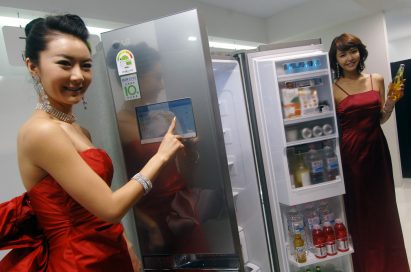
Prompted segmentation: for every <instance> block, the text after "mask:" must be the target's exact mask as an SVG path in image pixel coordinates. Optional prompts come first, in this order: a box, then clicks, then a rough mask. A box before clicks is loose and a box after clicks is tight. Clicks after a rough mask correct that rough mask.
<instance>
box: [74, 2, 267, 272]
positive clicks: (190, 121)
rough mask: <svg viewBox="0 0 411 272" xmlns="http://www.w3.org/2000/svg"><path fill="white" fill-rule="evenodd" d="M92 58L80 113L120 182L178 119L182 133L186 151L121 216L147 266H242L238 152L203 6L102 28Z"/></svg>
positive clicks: (238, 268)
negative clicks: (227, 137)
mask: <svg viewBox="0 0 411 272" xmlns="http://www.w3.org/2000/svg"><path fill="white" fill-rule="evenodd" d="M93 61H94V81H93V84H92V86H91V87H90V89H89V91H88V93H87V99H88V104H87V110H83V109H79V110H78V114H79V115H80V118H79V119H80V122H81V123H83V124H86V125H87V127H88V128H90V130H91V134H92V135H94V136H93V140H94V142H95V143H96V145H98V146H101V147H104V148H105V149H107V151H108V153H109V154H110V155H111V157H112V159H113V162H114V165H115V169H116V172H115V176H114V189H115V188H117V187H119V186H121V185H122V184H124V182H126V181H128V180H129V179H130V178H131V176H132V175H134V174H135V173H137V172H138V171H139V169H141V167H142V166H143V165H144V164H145V163H146V162H147V161H148V160H149V159H150V157H151V156H152V155H154V154H155V152H156V150H157V149H158V146H159V143H160V141H161V138H162V136H163V135H164V131H165V129H167V127H168V125H169V124H170V121H171V119H172V118H173V117H174V116H175V117H176V118H177V127H176V133H178V134H180V135H182V136H183V142H184V145H185V148H184V149H183V150H182V151H181V152H179V153H178V154H177V156H176V158H175V159H174V160H173V161H172V162H171V163H169V164H168V165H167V166H166V167H164V168H163V169H162V171H161V173H160V174H159V176H158V177H157V178H156V180H154V182H153V190H152V191H151V192H150V193H149V194H148V195H146V196H144V197H143V199H141V200H140V201H139V202H138V203H137V204H136V205H135V207H134V209H133V211H132V212H131V213H129V214H128V215H127V217H126V218H125V219H124V220H123V224H124V225H125V227H126V229H127V230H128V234H129V235H130V236H131V239H132V240H134V241H133V242H134V243H135V244H137V245H138V248H137V250H138V251H139V254H140V255H141V258H142V263H143V267H144V270H146V271H162V270H185V271H201V270H212V271H244V270H245V268H244V261H243V258H242V250H241V245H240V232H239V229H238V224H237V220H236V214H235V207H234V196H233V190H232V187H231V183H230V170H229V167H230V166H229V163H230V162H229V159H230V158H229V159H227V154H226V149H225V142H224V132H223V128H222V123H221V118H220V107H219V103H218V97H217V92H216V88H215V83H214V77H213V69H212V63H211V58H210V53H209V48H208V41H207V37H206V33H205V30H204V28H203V25H202V23H201V22H200V20H199V17H198V14H197V11H196V10H191V11H187V12H183V13H179V14H175V15H172V16H168V17H164V18H160V19H156V20H153V21H149V22H144V23H141V24H138V25H134V26H130V27H125V28H121V29H117V30H113V31H109V32H106V33H103V34H102V42H101V44H100V45H99V46H98V48H97V50H96V52H95V54H94V56H93ZM232 136H233V137H236V135H232ZM256 193H257V197H258V192H256ZM263 235H264V234H263ZM135 237H137V239H136V238H135ZM250 239H251V237H250ZM137 240H138V241H137ZM250 243H251V244H252V242H250ZM248 266H250V267H252V268H251V269H249V268H247V271H261V270H257V269H254V268H253V267H255V266H253V265H251V264H248ZM253 269H254V270H253Z"/></svg>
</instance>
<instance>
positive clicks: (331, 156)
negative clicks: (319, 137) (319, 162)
mask: <svg viewBox="0 0 411 272" xmlns="http://www.w3.org/2000/svg"><path fill="white" fill-rule="evenodd" d="M323 152H324V165H325V176H326V180H327V181H330V180H335V179H336V177H337V176H338V159H337V156H336V155H335V153H334V149H333V148H332V147H331V146H329V145H325V146H324V148H323Z"/></svg>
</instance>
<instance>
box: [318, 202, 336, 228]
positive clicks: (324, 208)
mask: <svg viewBox="0 0 411 272" xmlns="http://www.w3.org/2000/svg"><path fill="white" fill-rule="evenodd" d="M318 214H319V215H320V221H321V224H324V222H330V223H331V224H332V225H334V224H335V216H334V212H333V211H332V210H331V209H330V207H329V205H328V202H327V201H326V200H322V201H321V202H320V204H319V205H318Z"/></svg>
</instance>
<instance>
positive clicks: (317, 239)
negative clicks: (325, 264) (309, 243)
mask: <svg viewBox="0 0 411 272" xmlns="http://www.w3.org/2000/svg"><path fill="white" fill-rule="evenodd" d="M312 237H313V253H314V256H315V257H317V258H318V259H323V258H325V257H327V246H326V245H325V235H324V232H323V230H322V229H321V226H320V225H319V224H316V225H314V227H313V231H312Z"/></svg>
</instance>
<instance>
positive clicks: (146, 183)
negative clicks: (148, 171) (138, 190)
mask: <svg viewBox="0 0 411 272" xmlns="http://www.w3.org/2000/svg"><path fill="white" fill-rule="evenodd" d="M131 179H134V180H135V181H137V182H138V183H140V184H141V186H143V188H144V195H146V194H148V193H149V192H150V191H151V189H153V184H152V183H151V181H150V180H149V179H148V178H146V177H145V176H143V175H142V174H140V173H137V174H135V175H134V176H133V177H132V178H131Z"/></svg>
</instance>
